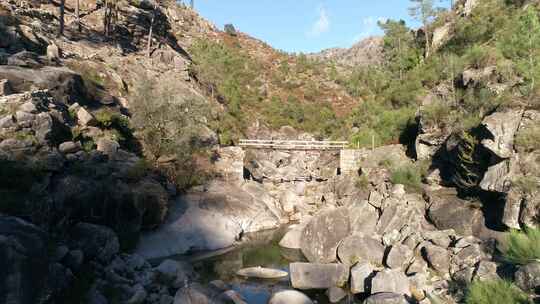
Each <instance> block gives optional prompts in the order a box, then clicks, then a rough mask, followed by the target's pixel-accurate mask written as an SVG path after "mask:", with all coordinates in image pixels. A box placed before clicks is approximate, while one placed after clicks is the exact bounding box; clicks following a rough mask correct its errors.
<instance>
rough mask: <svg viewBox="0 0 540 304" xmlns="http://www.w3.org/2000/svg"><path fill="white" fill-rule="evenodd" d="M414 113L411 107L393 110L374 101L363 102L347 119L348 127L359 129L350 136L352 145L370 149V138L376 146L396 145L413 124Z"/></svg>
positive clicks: (414, 110)
mask: <svg viewBox="0 0 540 304" xmlns="http://www.w3.org/2000/svg"><path fill="white" fill-rule="evenodd" d="M415 113H416V109H415V108H413V107H401V108H397V109H394V108H393V107H388V106H385V105H383V104H380V103H378V102H375V101H367V102H363V103H362V104H360V105H359V106H358V107H357V108H356V109H354V110H353V112H352V113H351V114H350V115H349V118H348V123H349V124H350V125H352V126H353V127H358V128H359V130H358V131H357V132H356V133H354V134H352V136H351V141H352V144H353V145H354V146H355V147H356V146H360V147H371V144H372V138H374V140H375V145H376V146H380V145H384V144H390V143H397V142H399V141H400V138H401V137H402V135H403V134H404V133H405V132H407V130H408V129H409V128H410V126H411V125H412V124H414V123H415V122H414V119H415Z"/></svg>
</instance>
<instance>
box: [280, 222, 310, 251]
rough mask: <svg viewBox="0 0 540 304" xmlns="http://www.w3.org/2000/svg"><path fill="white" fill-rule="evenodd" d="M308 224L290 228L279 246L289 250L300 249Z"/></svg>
mask: <svg viewBox="0 0 540 304" xmlns="http://www.w3.org/2000/svg"><path fill="white" fill-rule="evenodd" d="M306 224H307V223H304V224H298V225H295V226H294V227H292V228H290V229H289V230H288V231H287V232H286V233H285V235H284V236H283V238H282V239H281V241H279V246H281V247H283V248H288V249H300V247H301V245H300V244H301V243H302V232H303V230H304V228H305V227H306Z"/></svg>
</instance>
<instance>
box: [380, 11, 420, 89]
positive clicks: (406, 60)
mask: <svg viewBox="0 0 540 304" xmlns="http://www.w3.org/2000/svg"><path fill="white" fill-rule="evenodd" d="M379 26H380V27H381V29H382V30H383V31H384V33H385V35H384V45H383V48H384V56H385V59H386V66H387V67H388V69H389V70H390V71H391V72H392V73H394V74H399V79H400V80H402V79H403V74H404V73H405V72H406V71H408V70H410V69H412V68H414V67H415V66H416V65H417V64H418V63H419V61H420V60H419V59H420V58H419V57H420V52H419V50H418V48H417V47H416V44H415V40H414V36H413V34H412V32H411V30H410V29H409V28H408V27H407V26H406V25H405V21H403V20H400V21H394V20H388V21H386V22H379Z"/></svg>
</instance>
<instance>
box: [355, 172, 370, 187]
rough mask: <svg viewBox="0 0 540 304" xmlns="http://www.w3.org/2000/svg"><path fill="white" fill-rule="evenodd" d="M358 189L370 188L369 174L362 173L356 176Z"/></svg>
mask: <svg viewBox="0 0 540 304" xmlns="http://www.w3.org/2000/svg"><path fill="white" fill-rule="evenodd" d="M354 185H355V186H356V188H357V189H360V190H364V191H365V190H369V178H368V177H367V175H365V174H362V175H360V176H359V177H357V178H356V181H355V183H354Z"/></svg>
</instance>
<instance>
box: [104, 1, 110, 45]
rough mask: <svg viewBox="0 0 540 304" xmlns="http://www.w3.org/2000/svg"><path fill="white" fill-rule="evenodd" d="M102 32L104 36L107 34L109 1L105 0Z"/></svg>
mask: <svg viewBox="0 0 540 304" xmlns="http://www.w3.org/2000/svg"><path fill="white" fill-rule="evenodd" d="M103 12H104V13H103V14H104V16H103V34H104V35H105V37H108V36H109V18H110V17H109V1H108V0H105V9H104V10H103Z"/></svg>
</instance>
